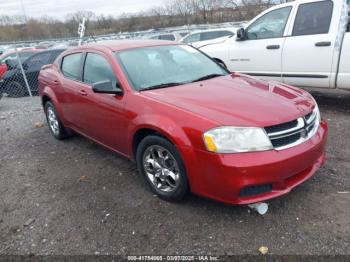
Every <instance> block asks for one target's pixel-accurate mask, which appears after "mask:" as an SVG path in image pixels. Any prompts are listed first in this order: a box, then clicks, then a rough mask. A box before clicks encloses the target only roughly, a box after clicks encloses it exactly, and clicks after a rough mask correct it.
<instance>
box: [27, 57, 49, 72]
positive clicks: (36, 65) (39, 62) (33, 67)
mask: <svg viewBox="0 0 350 262" xmlns="http://www.w3.org/2000/svg"><path fill="white" fill-rule="evenodd" d="M50 57H51V53H50V52H45V53H42V54H38V55H35V56H33V57H31V58H29V59H28V60H27V61H26V62H25V64H26V66H27V69H28V70H30V71H37V70H40V68H41V67H42V66H44V65H47V64H50Z"/></svg>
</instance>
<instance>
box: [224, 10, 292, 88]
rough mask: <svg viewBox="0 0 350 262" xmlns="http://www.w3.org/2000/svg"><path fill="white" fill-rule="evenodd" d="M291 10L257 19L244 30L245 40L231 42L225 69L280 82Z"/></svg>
mask: <svg viewBox="0 0 350 262" xmlns="http://www.w3.org/2000/svg"><path fill="white" fill-rule="evenodd" d="M292 9H293V5H292V4H289V5H285V6H282V7H278V8H274V9H272V10H270V11H267V12H266V13H263V14H261V16H259V17H257V19H256V20H255V21H253V22H252V23H251V24H250V25H249V26H248V27H247V29H246V34H247V37H246V40H244V41H232V45H231V47H230V54H229V56H230V61H228V67H229V69H230V70H231V71H238V72H242V73H246V74H250V75H254V76H258V77H261V78H268V79H271V78H272V79H275V80H278V81H281V80H282V77H281V75H282V60H281V59H282V50H283V47H284V42H285V37H284V34H285V31H286V28H287V25H288V21H289V17H290V14H291V11H292Z"/></svg>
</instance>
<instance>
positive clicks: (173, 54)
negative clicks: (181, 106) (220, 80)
mask: <svg viewBox="0 0 350 262" xmlns="http://www.w3.org/2000/svg"><path fill="white" fill-rule="evenodd" d="M116 56H117V58H118V60H119V62H120V64H121V66H122V68H123V70H124V72H125V74H126V75H127V76H128V78H129V81H130V83H131V85H132V86H133V87H134V89H135V90H137V91H142V90H150V89H156V88H167V87H172V86H176V85H182V84H186V83H191V82H195V81H199V80H200V79H202V80H205V79H210V78H214V77H219V76H224V75H228V74H229V73H228V71H226V70H225V69H224V68H222V67H221V66H219V65H218V64H216V63H215V62H213V61H212V60H211V59H210V58H208V57H207V56H205V55H203V54H202V53H201V52H199V51H197V50H196V49H194V48H192V47H189V46H185V45H172V46H157V47H145V48H138V49H132V50H127V51H122V52H120V53H116Z"/></svg>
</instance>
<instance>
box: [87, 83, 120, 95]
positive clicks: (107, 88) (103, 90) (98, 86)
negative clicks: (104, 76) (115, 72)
mask: <svg viewBox="0 0 350 262" xmlns="http://www.w3.org/2000/svg"><path fill="white" fill-rule="evenodd" d="M92 90H93V91H94V92H95V93H98V94H113V95H119V96H121V95H123V90H122V89H121V88H120V86H119V84H118V83H117V85H116V86H113V83H112V81H102V82H97V83H95V84H93V85H92Z"/></svg>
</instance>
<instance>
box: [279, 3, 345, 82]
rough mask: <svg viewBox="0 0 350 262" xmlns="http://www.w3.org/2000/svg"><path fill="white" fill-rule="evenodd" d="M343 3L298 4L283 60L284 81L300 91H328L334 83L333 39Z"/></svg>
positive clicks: (337, 50) (334, 46) (337, 52)
mask: <svg viewBox="0 0 350 262" xmlns="http://www.w3.org/2000/svg"><path fill="white" fill-rule="evenodd" d="M341 6H342V1H339V0H337V1H329V0H322V1H315V0H313V1H303V2H299V3H298V4H297V11H296V12H295V14H294V19H293V21H294V24H293V26H292V27H291V28H290V31H289V32H288V36H289V37H287V38H286V42H285V46H284V49H283V56H282V68H283V81H284V82H285V83H288V84H291V85H296V86H301V87H324V88H329V87H331V83H334V82H335V76H336V67H337V65H338V57H339V46H338V48H337V46H336V39H337V35H338V31H339V28H338V27H339V20H340V19H339V18H340V10H341Z"/></svg>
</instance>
